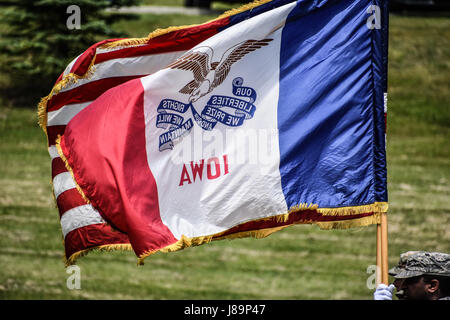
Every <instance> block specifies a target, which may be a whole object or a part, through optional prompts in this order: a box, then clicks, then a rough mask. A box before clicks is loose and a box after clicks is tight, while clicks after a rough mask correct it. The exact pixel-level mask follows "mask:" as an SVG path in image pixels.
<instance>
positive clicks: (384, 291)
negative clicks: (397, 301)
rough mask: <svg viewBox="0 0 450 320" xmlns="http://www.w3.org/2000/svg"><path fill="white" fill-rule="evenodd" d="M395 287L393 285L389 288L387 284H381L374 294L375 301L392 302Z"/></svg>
mask: <svg viewBox="0 0 450 320" xmlns="http://www.w3.org/2000/svg"><path fill="white" fill-rule="evenodd" d="M394 289H395V286H394V285H393V284H391V285H389V286H387V285H385V284H383V283H382V284H379V285H378V287H377V289H376V290H375V292H374V294H373V299H374V300H392V293H393V292H394Z"/></svg>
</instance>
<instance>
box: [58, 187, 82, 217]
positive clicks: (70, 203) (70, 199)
mask: <svg viewBox="0 0 450 320" xmlns="http://www.w3.org/2000/svg"><path fill="white" fill-rule="evenodd" d="M56 204H57V205H58V211H59V216H60V217H61V216H62V215H63V214H64V213H65V212H67V211H69V210H70V209H73V208H76V207H79V206H84V205H86V204H87V203H86V201H84V199H83V197H82V196H81V194H80V193H79V192H78V190H77V189H75V188H73V189H69V190H66V191H64V192H63V193H61V194H60V195H59V197H58V199H56Z"/></svg>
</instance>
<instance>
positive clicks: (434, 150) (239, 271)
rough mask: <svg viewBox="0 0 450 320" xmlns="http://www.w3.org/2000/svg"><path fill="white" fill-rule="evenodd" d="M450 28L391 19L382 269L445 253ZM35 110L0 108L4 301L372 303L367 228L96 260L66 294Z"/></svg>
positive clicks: (87, 261)
mask: <svg viewBox="0 0 450 320" xmlns="http://www.w3.org/2000/svg"><path fill="white" fill-rule="evenodd" d="M210 18H211V17H195V16H194V17H191V16H189V17H183V16H174V15H170V16H153V15H144V16H142V17H141V19H140V20H138V21H135V22H132V23H128V24H123V25H120V24H118V25H117V26H116V27H117V28H118V29H122V30H125V31H128V32H129V33H130V34H131V35H132V36H136V37H141V36H145V35H146V34H148V33H149V32H150V31H152V30H153V29H155V28H157V27H160V28H162V27H167V26H169V25H179V24H191V23H200V22H203V21H206V20H209V19H210ZM449 30H450V22H449V19H441V18H439V19H438V18H411V17H397V16H393V17H391V27H390V60H389V61H390V62H389V92H390V95H389V112H388V150H387V154H388V182H389V201H390V213H389V263H390V265H391V266H392V265H394V264H396V263H397V260H398V257H399V254H400V253H401V252H404V251H408V250H433V251H443V252H450V228H449V222H450V218H449V217H450V209H449V204H450V203H449V192H450V160H449V159H450V157H449V143H448V141H449V133H450V121H449V114H450V113H449V110H448V108H449V105H450V101H449V97H450V92H449V86H448V83H450V72H449V69H450V66H449V61H450V59H449V58H450V52H449V50H450V49H449V48H450V31H449ZM36 122H37V119H36V114H35V111H34V110H32V109H11V108H5V107H0V221H1V223H0V233H1V235H2V237H1V238H0V270H2V271H1V272H0V299H371V298H372V294H373V291H372V290H369V289H368V288H367V287H366V281H367V278H368V276H369V274H367V273H366V269H367V267H368V266H369V265H372V264H374V263H375V226H370V227H367V228H357V229H350V230H332V231H322V230H319V229H318V228H317V227H315V226H309V225H302V226H292V227H289V228H287V229H285V230H283V231H280V232H278V233H275V234H273V235H271V236H270V237H268V238H266V239H259V240H255V239H241V240H232V241H228V240H224V241H217V242H213V243H210V244H207V245H203V246H200V247H196V248H188V249H185V250H182V251H179V252H174V253H169V254H164V253H158V254H156V255H154V256H151V257H149V258H147V260H146V264H145V266H142V267H138V266H136V257H135V255H134V254H133V253H132V252H111V253H98V252H92V253H90V254H89V255H88V256H86V257H84V258H81V259H80V260H79V261H78V266H80V268H81V290H68V289H67V288H66V279H67V276H68V275H67V274H66V273H65V269H64V265H63V262H62V255H63V248H62V236H61V231H60V226H59V218H58V212H57V210H56V208H55V206H54V203H53V198H52V195H51V185H50V176H51V174H50V160H49V157H48V154H47V149H46V142H45V136H44V134H43V133H42V132H41V130H40V129H39V128H38V126H37V124H36Z"/></svg>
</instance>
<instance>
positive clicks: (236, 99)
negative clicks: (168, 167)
mask: <svg viewBox="0 0 450 320" xmlns="http://www.w3.org/2000/svg"><path fill="white" fill-rule="evenodd" d="M272 40H273V39H262V40H246V41H242V42H240V43H238V44H236V45H234V46H232V47H231V48H229V49H228V50H226V51H225V52H224V53H223V54H222V56H221V58H220V60H218V61H213V58H214V50H213V49H212V48H211V47H209V46H200V47H196V48H194V49H192V50H190V51H188V52H186V53H185V54H184V55H182V56H181V57H179V58H178V59H177V60H175V61H174V62H173V63H171V64H170V65H168V66H167V68H168V69H177V70H184V71H190V72H192V73H193V75H194V79H193V80H192V81H190V82H189V83H187V84H186V85H184V86H183V87H182V88H181V89H179V91H178V92H179V93H182V94H185V95H189V98H188V102H187V103H186V102H182V101H178V100H175V99H172V98H164V99H162V100H161V101H160V103H159V105H158V108H157V112H158V113H157V117H156V127H157V128H160V129H163V130H164V131H165V132H164V133H162V134H161V135H160V136H159V151H163V150H168V149H173V148H174V143H175V141H177V140H179V139H181V138H182V137H183V136H184V135H186V134H188V133H189V132H190V131H191V129H192V128H193V126H194V123H196V124H197V125H198V126H199V127H200V128H202V129H203V130H207V131H211V130H213V129H214V128H215V126H216V125H217V124H219V123H220V124H222V125H224V126H227V127H239V126H241V125H243V124H244V121H246V120H249V119H252V118H253V116H254V114H255V111H256V106H255V104H254V103H255V101H256V97H257V92H256V90H255V89H254V88H251V87H248V86H244V78H242V77H236V78H234V79H233V81H232V83H231V86H230V87H231V91H232V96H228V95H211V96H210V97H209V99H208V101H206V100H205V105H204V107H203V108H202V109H201V111H200V112H198V111H197V110H196V107H195V106H194V103H195V102H196V101H198V100H199V99H200V98H201V97H203V96H205V95H207V94H209V93H210V92H211V91H213V90H214V89H215V88H217V87H218V86H219V85H221V84H222V83H223V82H224V81H225V79H226V78H227V76H228V75H229V73H230V70H231V67H232V66H233V64H234V63H236V62H237V61H239V60H241V59H242V58H243V57H244V56H246V55H247V54H249V53H250V52H253V51H255V50H257V49H260V48H262V47H264V46H267V45H269V43H270V41H272ZM188 110H190V112H188ZM191 114H192V118H191V117H190V116H189V115H191Z"/></svg>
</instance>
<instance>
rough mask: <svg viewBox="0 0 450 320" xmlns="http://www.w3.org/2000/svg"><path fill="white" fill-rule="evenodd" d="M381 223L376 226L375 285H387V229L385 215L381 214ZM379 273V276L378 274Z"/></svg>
mask: <svg viewBox="0 0 450 320" xmlns="http://www.w3.org/2000/svg"><path fill="white" fill-rule="evenodd" d="M380 222H381V223H380V224H377V277H376V282H377V285H378V284H380V283H384V284H386V285H388V284H389V275H388V269H389V265H388V233H387V232H388V229H387V215H386V213H382V214H381V221H380ZM379 273H381V275H380V274H379Z"/></svg>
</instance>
